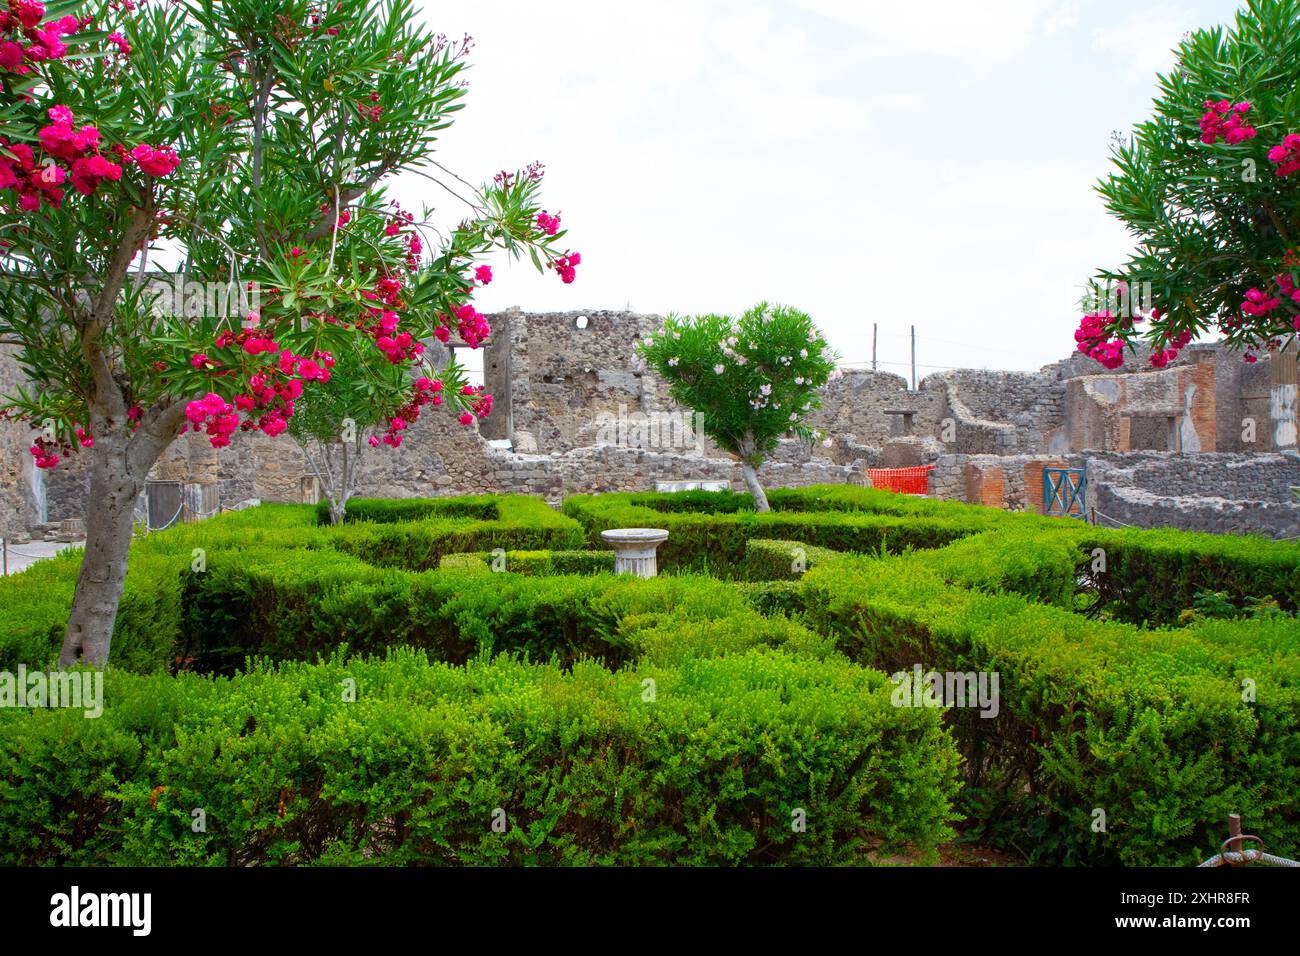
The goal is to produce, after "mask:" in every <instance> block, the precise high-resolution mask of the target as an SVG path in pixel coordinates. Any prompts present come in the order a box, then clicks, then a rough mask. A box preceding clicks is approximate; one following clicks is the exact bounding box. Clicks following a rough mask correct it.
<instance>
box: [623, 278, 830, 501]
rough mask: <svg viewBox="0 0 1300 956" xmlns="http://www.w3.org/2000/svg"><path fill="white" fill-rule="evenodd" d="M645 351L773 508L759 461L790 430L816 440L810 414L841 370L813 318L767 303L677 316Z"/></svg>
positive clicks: (755, 495)
mask: <svg viewBox="0 0 1300 956" xmlns="http://www.w3.org/2000/svg"><path fill="white" fill-rule="evenodd" d="M637 351H638V354H639V355H640V356H641V357H642V358H644V359H645V361H646V362H647V364H649V366H650V367H651V368H653V369H654V370H655V371H656V372H657V373H658V374H659V375H661V376H662V377H663V378H664V379H665V380H667V382H668V385H669V390H670V392H671V394H672V397H673V400H674V401H676V402H678V403H680V404H682V405H685V406H687V407H688V408H692V409H694V410H695V413H696V416H697V421H699V422H700V427H702V428H703V429H704V432H705V434H707V435H708V436H709V437H710V438H712V439H713V440H714V441H715V442H716V443H717V445H718V446H719V447H720V448H723V449H725V450H726V451H729V452H731V453H732V454H733V455H735V456H736V457H737V458H738V459H739V460H740V468H741V473H742V474H743V475H744V478H745V487H747V488H748V489H749V492H750V494H751V495H752V496H753V498H754V507H755V508H757V509H758V510H759V511H767V510H768V507H769V506H768V503H767V495H766V494H765V493H764V491H763V486H762V485H761V484H760V483H759V480H758V470H759V468H761V467H762V465H763V462H764V461H765V460H766V459H767V457H768V456H769V455H770V454H771V453H772V452H773V451H774V450H775V449H776V445H777V442H778V441H779V440H780V439H781V438H782V437H783V436H785V435H789V434H794V435H797V436H798V437H800V438H802V439H804V440H805V441H812V440H813V438H814V437H815V433H814V431H813V429H812V428H810V427H809V426H808V425H806V424H805V423H804V419H805V417H806V416H807V414H808V413H809V412H810V411H812V410H813V409H815V408H819V407H820V406H821V399H820V396H819V394H818V389H820V388H821V387H822V386H823V385H825V384H826V383H827V382H828V381H829V380H830V379H831V378H833V377H836V376H837V375H838V373H837V372H836V371H835V354H834V353H833V352H832V351H831V349H830V347H829V346H828V345H827V344H826V340H825V339H823V338H822V336H821V333H820V332H818V331H817V328H816V326H814V325H813V323H812V320H811V319H810V318H809V317H808V316H807V315H805V314H804V313H802V312H800V311H799V310H798V309H792V308H789V307H788V306H781V305H773V306H769V305H768V304H767V303H766V302H761V303H759V304H758V305H756V306H754V308H752V309H750V310H749V311H748V312H746V313H744V314H743V315H742V316H740V318H738V319H733V318H730V317H728V316H723V315H699V316H691V317H679V316H669V317H668V319H667V320H666V321H665V322H664V324H663V327H662V328H660V329H659V330H658V331H657V332H655V333H654V334H653V335H651V336H650V337H649V338H647V339H645V340H644V341H643V342H641V343H640V345H639V346H638V347H637Z"/></svg>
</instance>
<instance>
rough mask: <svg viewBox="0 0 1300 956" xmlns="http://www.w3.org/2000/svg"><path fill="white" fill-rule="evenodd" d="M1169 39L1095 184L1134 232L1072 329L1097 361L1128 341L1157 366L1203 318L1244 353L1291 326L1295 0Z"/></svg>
mask: <svg viewBox="0 0 1300 956" xmlns="http://www.w3.org/2000/svg"><path fill="white" fill-rule="evenodd" d="M1177 53H1178V62H1177V65H1176V67H1175V69H1174V70H1173V71H1172V72H1170V73H1169V74H1168V75H1166V76H1162V77H1160V95H1159V96H1158V97H1157V99H1156V101H1155V113H1154V115H1153V116H1152V118H1151V119H1149V120H1147V121H1145V122H1143V123H1140V124H1138V126H1137V128H1136V129H1135V130H1134V132H1133V135H1132V137H1131V138H1130V139H1128V140H1127V141H1125V142H1121V143H1118V144H1117V145H1116V146H1115V147H1114V150H1113V162H1114V167H1115V169H1114V172H1112V173H1111V174H1110V175H1109V176H1108V177H1107V178H1106V179H1105V180H1103V181H1102V182H1101V183H1100V184H1099V185H1098V187H1097V188H1098V191H1099V192H1100V193H1101V195H1102V196H1103V197H1104V198H1105V200H1106V208H1107V209H1108V210H1109V211H1110V212H1111V213H1112V214H1113V215H1115V216H1116V217H1118V218H1119V219H1120V220H1121V221H1123V222H1124V224H1125V225H1126V226H1127V227H1128V230H1129V232H1130V234H1132V236H1133V237H1134V239H1135V241H1136V248H1135V251H1134V252H1133V254H1132V256H1131V257H1130V258H1129V260H1128V262H1127V263H1126V264H1125V265H1124V266H1123V267H1122V268H1120V269H1117V270H1113V271H1104V272H1101V273H1100V274H1099V275H1098V277H1097V278H1096V279H1095V280H1094V281H1093V283H1092V286H1091V289H1090V294H1089V296H1088V300H1089V304H1088V305H1087V306H1086V307H1085V311H1086V313H1087V314H1086V315H1085V316H1084V317H1083V320H1082V322H1081V323H1080V325H1079V329H1078V331H1077V332H1075V341H1076V343H1077V344H1078V348H1079V350H1080V351H1082V352H1084V353H1085V354H1087V355H1090V356H1092V357H1093V358H1095V359H1097V361H1099V362H1101V363H1102V364H1103V365H1105V366H1107V367H1108V368H1119V367H1120V366H1121V365H1123V364H1124V353H1125V350H1126V348H1128V347H1130V346H1133V345H1135V344H1136V343H1138V342H1139V341H1145V342H1146V343H1147V344H1148V345H1149V346H1150V347H1151V349H1152V353H1151V357H1150V363H1151V365H1153V366H1155V367H1162V366H1165V365H1168V364H1169V362H1170V361H1171V360H1173V359H1174V358H1175V357H1177V355H1178V352H1179V350H1180V349H1182V348H1184V347H1185V346H1186V345H1187V344H1188V343H1189V342H1191V341H1192V339H1193V338H1195V337H1197V336H1198V335H1201V334H1203V333H1207V332H1211V331H1212V330H1214V329H1216V328H1217V330H1218V331H1219V332H1220V333H1221V334H1222V336H1223V338H1224V339H1225V341H1227V342H1228V343H1229V344H1230V345H1232V346H1234V347H1237V348H1240V349H1243V350H1244V351H1245V353H1246V355H1245V359H1246V361H1247V362H1254V361H1256V360H1257V358H1258V355H1259V354H1260V353H1261V352H1264V351H1269V352H1278V351H1280V350H1282V349H1284V348H1286V347H1287V345H1288V344H1289V343H1292V342H1293V341H1294V340H1295V338H1296V336H1297V334H1300V98H1297V97H1296V95H1295V93H1294V88H1295V77H1296V67H1295V64H1296V63H1297V62H1300V2H1297V0H1267V2H1264V0H1252V2H1250V3H1248V4H1247V5H1246V7H1245V8H1244V9H1243V10H1242V11H1241V12H1239V13H1238V14H1237V18H1236V21H1235V23H1234V24H1233V25H1232V26H1231V27H1228V28H1220V27H1215V28H1213V29H1208V30H1199V31H1197V32H1195V33H1193V34H1190V35H1189V36H1188V37H1186V38H1185V39H1184V40H1183V42H1182V43H1181V44H1180V46H1179V47H1178V50H1177ZM1288 354H1289V355H1291V356H1292V357H1293V358H1294V355H1295V350H1294V349H1292V350H1291V351H1290V352H1289V353H1288Z"/></svg>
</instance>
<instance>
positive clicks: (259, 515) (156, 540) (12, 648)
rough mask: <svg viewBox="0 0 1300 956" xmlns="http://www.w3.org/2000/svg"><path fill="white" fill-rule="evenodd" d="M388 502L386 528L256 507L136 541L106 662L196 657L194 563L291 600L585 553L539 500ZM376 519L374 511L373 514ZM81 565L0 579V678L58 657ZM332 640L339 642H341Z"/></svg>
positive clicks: (51, 566) (292, 508) (250, 644)
mask: <svg viewBox="0 0 1300 956" xmlns="http://www.w3.org/2000/svg"><path fill="white" fill-rule="evenodd" d="M380 504H381V505H382V504H384V503H380ZM393 504H394V507H393V508H391V509H388V510H387V512H386V514H387V518H386V519H385V518H379V517H374V518H372V519H371V520H358V521H356V522H355V523H349V524H345V525H344V526H343V527H341V528H332V527H327V526H320V525H319V524H318V523H317V511H316V509H315V508H313V507H312V506H310V505H262V506H260V507H257V508H251V509H248V510H246V511H239V512H232V513H228V514H223V515H219V516H217V517H215V518H211V519H209V520H207V521H202V522H196V523H194V524H187V525H180V526H178V527H175V528H172V529H170V530H168V531H163V532H158V533H155V534H151V535H149V536H148V537H146V538H141V539H137V540H136V541H134V542H133V543H132V546H131V558H130V565H129V571H128V573H127V578H126V591H125V594H124V596H123V600H122V605H121V609H120V610H119V613H118V618H117V625H116V628H115V630H114V635H113V647H112V651H111V653H110V659H109V662H110V664H111V665H112V666H113V667H121V668H126V669H128V670H131V671H135V672H139V673H152V672H155V671H163V670H172V669H175V668H176V667H177V666H181V667H184V666H188V665H187V664H186V660H185V659H186V658H189V657H193V656H194V650H195V648H194V644H195V638H194V636H193V635H187V633H186V628H187V627H189V626H190V625H191V624H192V623H193V621H194V616H195V614H200V615H202V614H209V615H210V616H211V617H212V619H213V620H214V621H217V620H218V619H219V618H220V616H221V614H222V612H221V610H220V608H218V607H215V606H212V607H210V608H208V609H207V610H204V609H202V608H200V609H198V610H197V611H196V610H195V609H194V608H192V607H191V606H189V602H190V601H191V600H196V599H197V600H199V601H200V602H201V600H202V595H201V594H197V593H196V592H195V591H194V589H193V581H192V578H193V577H194V575H193V574H192V572H191V566H192V564H193V563H194V561H195V560H196V557H197V556H199V555H201V556H202V557H203V559H204V560H205V561H206V562H207V563H208V565H209V567H213V568H221V567H229V566H237V565H238V564H239V563H240V562H241V561H242V560H244V559H245V558H246V557H247V558H248V559H249V560H252V561H261V562H263V563H264V564H266V565H268V566H271V567H273V568H274V569H275V571H274V573H276V574H278V575H280V576H281V577H282V579H283V583H284V585H285V587H286V588H288V589H291V590H292V589H293V588H295V587H298V586H306V583H307V582H309V581H311V580H321V579H322V576H324V577H328V576H329V575H330V574H331V573H332V574H334V575H335V578H334V579H333V580H334V581H335V582H336V583H338V584H339V586H340V587H342V586H343V585H344V584H345V582H344V581H343V580H342V578H346V577H347V576H348V575H351V574H353V573H355V574H357V575H359V576H360V577H361V578H374V579H378V578H379V577H381V575H376V574H374V573H373V571H374V569H375V568H391V569H401V570H403V571H409V570H423V569H428V568H436V567H437V566H438V563H439V561H440V560H441V559H442V557H443V556H444V555H448V554H455V553H459V552H466V551H491V550H492V549H493V548H498V547H500V548H508V549H518V550H529V551H533V550H548V549H554V550H557V551H567V550H572V549H575V548H580V547H581V546H582V544H583V534H582V531H581V529H580V528H579V526H578V524H577V523H576V522H574V521H573V520H571V519H569V518H566V517H564V516H563V515H561V514H559V513H557V512H556V511H555V510H554V509H552V508H550V507H549V506H547V504H546V503H545V502H544V501H543V500H542V499H540V498H531V497H526V496H522V495H515V496H492V495H485V496H479V497H474V498H460V499H456V498H447V499H411V500H410V501H401V502H395V503H393ZM359 505H360V508H359V511H360V512H361V513H366V511H367V508H369V506H370V503H369V502H367V501H366V500H365V499H361V500H360V501H359ZM384 511H385V509H384V508H383V507H379V508H375V509H372V511H371V513H372V514H373V515H378V514H379V513H381V512H384ZM399 513H400V514H406V515H409V516H411V517H409V518H405V519H401V520H399V519H398V518H396V517H394V516H395V515H397V514H399ZM79 564H80V552H79V551H77V552H73V553H71V554H69V555H66V556H64V557H60V558H58V559H57V560H53V561H43V562H39V563H37V564H36V565H35V566H34V567H32V568H31V569H29V570H27V571H25V572H23V573H22V574H17V575H13V576H10V577H7V578H4V579H0V670H13V669H15V668H16V667H17V666H18V664H26V665H28V666H45V665H46V664H48V663H49V662H50V661H51V660H53V659H55V658H57V656H58V649H59V646H60V645H61V643H62V641H63V630H64V626H65V624H66V621H67V614H68V608H69V607H70V606H71V603H72V589H73V584H74V582H75V580H76V574H77V568H78V566H79ZM300 571H301V575H300V574H299V572H300ZM340 576H341V577H340ZM237 606H240V607H242V606H243V605H242V604H238V603H237ZM226 618H227V619H229V620H231V622H232V626H234V627H235V628H239V627H242V626H243V623H242V621H241V620H239V619H237V616H236V615H235V614H234V613H232V612H227V613H226ZM372 630H373V629H372ZM341 639H342V640H344V641H346V635H343V636H342V638H341ZM201 642H202V641H201V640H200V643H201ZM229 643H230V647H231V653H232V654H236V655H238V656H237V659H236V658H235V657H232V658H231V661H233V662H234V663H238V661H239V660H242V656H243V653H244V651H249V652H256V651H258V649H259V648H258V647H257V646H256V645H257V641H256V637H255V636H254V637H252V638H250V639H249V640H247V641H244V640H242V639H240V638H239V637H238V635H232V636H231V638H230V641H229ZM228 663H229V662H228Z"/></svg>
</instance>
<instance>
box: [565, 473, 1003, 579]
mask: <svg viewBox="0 0 1300 956" xmlns="http://www.w3.org/2000/svg"><path fill="white" fill-rule="evenodd" d="M818 490H819V489H798V491H799V492H802V493H803V494H804V497H802V498H800V497H797V496H796V494H795V493H793V492H792V493H791V494H789V495H785V496H783V497H782V498H781V502H782V507H781V508H780V509H776V508H775V506H774V510H772V511H769V512H766V513H762V514H760V513H758V512H755V511H748V510H738V511H734V512H728V513H723V514H702V513H698V512H697V511H696V510H695V509H694V508H693V507H691V508H680V509H679V508H678V505H677V503H676V502H674V500H673V499H674V498H676V497H677V495H676V494H672V493H663V494H613V495H575V496H573V497H570V498H566V499H565V501H564V513H565V514H566V515H568V516H570V517H572V518H574V519H576V520H577V521H579V522H580V523H581V524H582V526H583V528H584V529H585V530H586V533H587V544H588V547H591V548H599V547H602V546H603V541H602V539H601V537H600V533H601V532H602V531H606V530H609V529H611V528H645V527H650V528H664V529H665V530H667V531H668V540H667V541H665V542H664V543H663V544H662V545H660V546H659V551H658V558H659V567H660V569H661V570H666V571H705V572H708V573H710V574H715V575H718V576H722V577H735V578H742V579H743V578H746V577H748V576H749V575H748V573H747V571H746V568H745V544H746V542H747V541H749V540H750V539H751V538H765V539H773V540H784V541H795V542H800V543H803V544H806V545H816V546H818V547H822V548H828V549H831V550H834V551H859V552H872V553H876V552H880V551H888V552H890V553H901V552H904V551H907V550H911V549H924V548H937V547H942V546H943V545H945V544H948V543H950V542H952V541H955V540H957V539H958V538H962V537H964V536H966V535H968V534H972V533H973V532H975V531H978V530H981V529H982V528H985V527H989V526H991V525H992V524H993V523H994V522H995V520H996V519H995V517H994V516H995V515H998V514H1001V513H1000V512H995V511H993V510H992V509H976V510H977V511H979V512H985V511H986V512H988V515H987V516H986V515H984V514H975V515H973V516H969V515H968V516H966V517H965V518H964V519H963V518H962V516H961V513H960V512H957V511H953V510H951V509H943V508H936V509H933V511H932V512H930V513H927V512H924V511H911V510H909V511H906V512H903V513H894V512H887V511H872V510H868V509H867V508H866V507H865V504H866V503H869V502H874V501H877V500H878V498H879V496H889V497H891V498H903V497H906V496H903V495H894V494H893V493H892V492H884V491H879V492H878V491H876V490H875V489H853V490H854V491H858V492H861V493H863V494H867V495H869V496H870V497H869V498H868V499H866V501H865V502H863V504H864V506H863V507H862V508H859V509H857V510H853V511H837V510H832V509H830V508H824V509H817V508H813V509H810V510H808V511H800V510H797V508H796V505H797V504H799V503H800V502H804V501H806V502H816V501H817V497H816V492H817V491H818ZM677 494H689V495H696V496H706V495H721V496H723V502H722V503H723V505H724V506H730V505H732V504H734V503H735V499H736V498H738V497H742V496H736V495H732V494H731V493H729V492H679V493H677ZM933 504H942V502H936V503H933ZM912 507H914V508H919V506H912Z"/></svg>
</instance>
